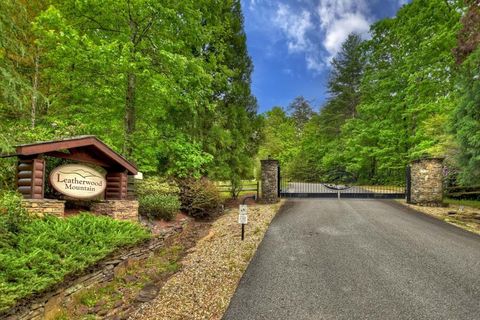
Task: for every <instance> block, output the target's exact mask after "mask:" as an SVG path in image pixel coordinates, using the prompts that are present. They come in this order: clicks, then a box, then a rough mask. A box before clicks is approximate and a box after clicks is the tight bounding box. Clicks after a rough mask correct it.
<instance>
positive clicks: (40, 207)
mask: <svg viewBox="0 0 480 320" xmlns="http://www.w3.org/2000/svg"><path fill="white" fill-rule="evenodd" d="M22 207H23V208H25V210H27V212H28V214H30V215H32V216H37V217H43V216H45V215H54V216H57V217H60V218H62V217H63V216H64V212H65V201H61V200H53V199H23V200H22Z"/></svg>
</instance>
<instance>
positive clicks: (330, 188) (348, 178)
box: [279, 168, 410, 199]
mask: <svg viewBox="0 0 480 320" xmlns="http://www.w3.org/2000/svg"><path fill="white" fill-rule="evenodd" d="M279 173H280V171H279ZM321 180H323V181H321ZM321 180H320V181H309V180H307V181H305V180H302V179H289V178H288V177H282V176H279V196H280V197H283V198H339V199H340V198H362V199H368V198H373V199H404V198H406V197H408V195H409V192H410V188H409V183H410V170H409V168H407V170H405V169H401V170H389V172H388V173H387V172H384V173H383V174H382V175H377V176H376V177H375V178H372V179H366V178H360V179H359V178H357V177H355V176H354V175H353V174H350V173H348V172H345V171H334V172H332V174H330V175H324V177H323V179H321Z"/></svg>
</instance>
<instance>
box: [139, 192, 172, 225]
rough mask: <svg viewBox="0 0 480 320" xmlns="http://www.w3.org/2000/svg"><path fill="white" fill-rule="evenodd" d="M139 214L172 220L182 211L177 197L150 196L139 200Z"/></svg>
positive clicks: (165, 195) (166, 195)
mask: <svg viewBox="0 0 480 320" xmlns="http://www.w3.org/2000/svg"><path fill="white" fill-rule="evenodd" d="M139 205H140V207H139V212H140V214H142V215H145V216H148V217H150V218H157V219H158V218H160V219H164V220H167V221H168V220H172V219H173V218H175V214H176V213H177V212H178V211H179V210H180V200H178V196H177V195H168V194H150V195H146V196H142V197H140V198H139Z"/></svg>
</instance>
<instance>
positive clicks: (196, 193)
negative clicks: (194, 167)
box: [179, 178, 222, 218]
mask: <svg viewBox="0 0 480 320" xmlns="http://www.w3.org/2000/svg"><path fill="white" fill-rule="evenodd" d="M179 185H180V190H181V191H180V202H181V209H182V210H183V211H185V212H186V213H187V214H188V215H190V216H192V217H194V218H213V217H215V216H216V215H218V214H219V213H220V210H221V205H222V197H221V195H220V192H219V191H218V189H217V187H216V186H215V185H214V184H213V183H212V182H211V181H209V180H208V179H206V178H202V179H200V180H196V179H184V180H180V181H179Z"/></svg>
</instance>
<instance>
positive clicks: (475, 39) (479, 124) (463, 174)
mask: <svg viewBox="0 0 480 320" xmlns="http://www.w3.org/2000/svg"><path fill="white" fill-rule="evenodd" d="M467 3H469V4H470V6H469V8H468V10H467V12H466V13H465V15H464V16H463V18H462V25H463V27H462V29H461V30H460V32H459V33H458V45H457V48H456V49H455V51H454V52H455V54H456V58H457V63H458V64H459V85H460V103H459V104H458V106H457V107H456V109H455V113H454V117H453V127H454V132H455V135H456V139H457V141H458V143H459V147H460V150H459V151H460V154H459V159H458V160H459V164H460V166H461V170H460V177H459V178H460V179H459V182H460V183H462V184H478V182H479V181H480V121H479V119H480V26H479V23H480V9H479V7H478V1H468V2H467Z"/></svg>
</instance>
